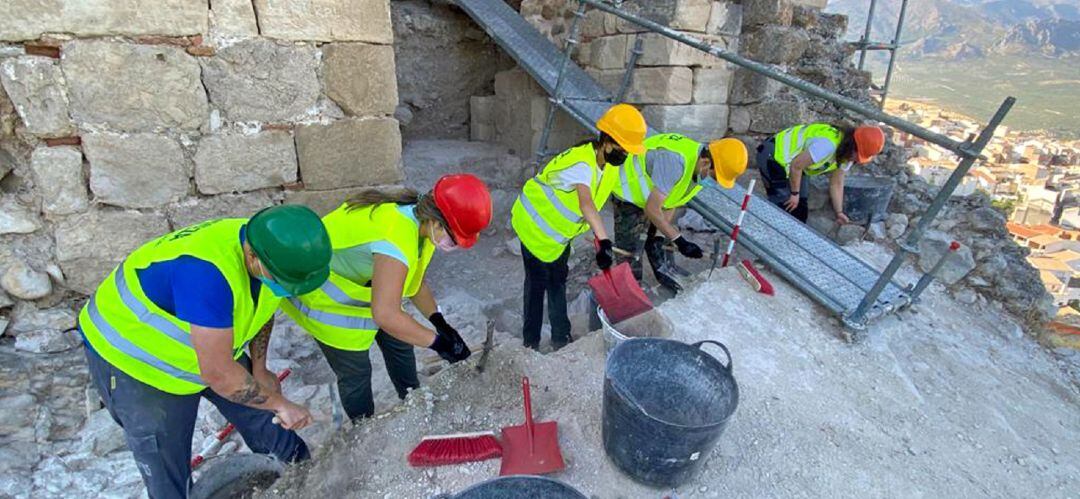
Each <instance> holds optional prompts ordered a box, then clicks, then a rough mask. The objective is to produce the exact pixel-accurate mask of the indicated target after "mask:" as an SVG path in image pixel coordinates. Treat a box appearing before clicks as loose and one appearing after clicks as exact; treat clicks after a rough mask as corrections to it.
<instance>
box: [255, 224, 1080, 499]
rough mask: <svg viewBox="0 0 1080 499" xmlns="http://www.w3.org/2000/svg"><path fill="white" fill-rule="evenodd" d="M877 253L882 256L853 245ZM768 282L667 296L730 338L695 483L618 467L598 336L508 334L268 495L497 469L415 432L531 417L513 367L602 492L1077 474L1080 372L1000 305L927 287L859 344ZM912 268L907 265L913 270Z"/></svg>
mask: <svg viewBox="0 0 1080 499" xmlns="http://www.w3.org/2000/svg"><path fill="white" fill-rule="evenodd" d="M855 249H856V250H857V252H860V253H862V254H864V255H868V259H869V260H871V261H873V262H874V263H875V264H879V265H880V264H882V263H883V262H884V261H887V257H888V255H887V252H885V251H884V250H882V249H880V247H877V246H874V245H871V244H861V245H857V246H856V248H855ZM766 275H767V276H768V277H769V278H770V279H771V281H772V282H773V284H774V286H776V296H775V297H768V296H765V295H761V294H756V293H753V292H752V291H751V290H750V289H749V287H748V286H747V285H746V284H745V283H744V282H743V281H742V279H741V278H740V277H739V276H738V275H737V273H736V272H735V271H734V269H722V270H718V271H717V272H716V273H715V274H714V275H713V277H712V279H711V280H704V278H703V277H702V278H701V279H702V280H699V281H697V282H695V283H693V284H691V285H690V286H689V287H688V289H687V291H686V292H684V293H682V294H680V296H678V297H676V298H675V299H672V300H670V301H668V302H666V303H664V304H663V305H662V306H661V307H660V309H661V311H663V312H664V313H665V314H666V315H667V316H668V317H671V318H676V319H677V320H675V328H676V330H675V336H674V337H675V339H678V340H681V341H687V342H692V341H698V340H702V339H716V340H720V341H722V342H724V343H725V344H726V345H727V346H728V347H729V348H730V349H731V352H732V355H733V356H734V371H735V376H736V379H737V380H738V382H739V388H740V392H741V393H740V398H741V400H740V406H739V407H738V409H737V410H736V412H735V414H734V416H733V417H732V420H731V421H730V423H729V425H728V427H727V430H726V431H725V433H724V435H723V436H722V437H721V439H720V441H719V444H718V445H717V447H716V448H715V449H714V451H713V452H712V453H711V455H710V456H709V458H708V460H707V462H706V463H705V466H704V468H703V471H702V473H701V475H700V476H698V477H697V478H696V479H695V480H693V481H691V482H690V483H688V484H686V485H685V486H682V487H679V488H678V489H677V490H674V491H671V490H658V489H652V488H647V487H645V486H642V485H639V484H637V483H635V482H633V481H632V480H630V479H629V478H627V477H626V476H624V475H622V474H621V473H620V472H619V471H617V470H616V469H615V468H614V467H613V465H612V464H611V462H610V461H609V460H608V459H607V458H606V457H605V455H604V452H603V450H602V444H601V440H600V428H601V421H602V419H601V400H602V386H603V385H602V383H603V370H604V355H605V354H604V348H603V338H602V336H601V334H598V333H593V334H589V335H587V336H585V337H583V338H579V339H578V341H576V342H574V343H573V344H571V345H570V346H568V347H567V348H565V349H563V350H560V351H559V352H556V353H553V354H549V355H542V354H539V353H536V352H532V351H529V350H525V349H523V348H521V346H520V345H519V343H518V340H516V339H511V338H509V337H507V336H503V335H500V336H499V341H498V343H497V345H496V348H495V350H494V352H493V354H492V356H491V357H490V359H489V366H488V369H486V370H485V372H484V373H482V374H481V373H478V372H477V371H476V370H475V368H474V367H473V363H474V362H475V361H471V360H470V361H468V362H465V363H462V364H459V365H455V366H451V367H449V368H447V369H444V370H443V371H441V372H439V373H438V374H435V375H434V376H432V377H431V379H429V380H428V382H427V383H426V384H425V385H424V386H423V387H422V388H421V389H420V390H419V391H417V392H414V393H413V394H412V395H410V397H409V398H408V400H407V401H406V402H405V403H404V404H401V405H398V406H395V407H393V408H392V409H391V410H390V411H389V412H386V413H383V414H380V415H379V416H377V417H375V418H374V419H371V420H368V421H367V422H365V423H363V424H360V425H358V426H356V427H354V428H352V429H350V430H348V431H346V432H342V433H340V434H338V435H336V436H334V437H332V438H331V439H330V440H329V441H328V443H327V444H326V445H325V446H324V447H323V448H322V449H321V450H320V451H318V452H317V455H316V457H315V459H314V460H313V461H311V462H309V463H306V464H304V465H301V466H299V467H297V468H295V469H293V470H291V471H290V472H289V473H287V475H286V476H285V477H284V478H283V479H282V480H280V481H279V482H278V483H276V484H275V485H274V487H273V488H272V489H271V490H270V491H267V492H266V495H269V496H277V497H334V496H351V497H429V496H432V495H435V494H439V493H454V492H458V491H461V490H463V489H464V488H466V487H468V486H470V485H473V484H476V483H479V482H482V481H484V480H487V479H490V478H494V477H495V476H497V475H498V469H499V462H498V461H497V460H492V461H486V462H482V463H473V464H466V465H459V466H447V467H440V468H427V469H418V468H411V467H409V466H408V465H407V464H406V462H405V455H406V454H407V453H408V452H409V451H410V450H411V449H412V447H413V446H414V445H415V444H416V443H417V442H418V441H419V440H420V437H421V436H423V435H429V434H443V433H453V432H460V431H480V430H498V429H499V428H501V427H503V426H508V425H514V424H521V421H522V417H523V416H522V407H521V385H520V383H521V376H523V375H526V376H529V378H530V381H531V383H532V385H533V390H532V392H533V410H534V412H535V414H536V417H537V419H538V420H541V421H557V422H558V423H559V427H560V431H559V434H560V442H561V446H562V451H563V455H564V456H565V458H566V461H567V469H566V470H565V471H563V472H560V473H556V474H554V475H552V476H553V477H554V478H557V479H559V480H563V481H565V482H567V483H569V484H571V485H573V486H575V487H577V488H578V489H579V490H581V491H582V492H585V493H586V494H591V495H593V496H594V497H660V496H664V495H669V494H671V493H672V492H673V494H671V495H673V496H678V497H689V496H697V497H720V496H736V497H748V496H757V497H761V496H770V497H793V496H830V497H855V496H858V497H866V496H871V497H874V496H900V495H903V496H933V497H964V496H976V495H978V496H995V497H1066V496H1068V495H1069V494H1072V493H1075V491H1076V490H1077V489H1078V484H1080V447H1077V446H1076V445H1074V443H1075V442H1077V441H1080V411H1077V409H1076V408H1077V405H1078V403H1080V390H1078V386H1080V383H1078V377H1077V373H1076V372H1075V370H1074V371H1072V372H1069V371H1068V370H1067V366H1066V365H1065V364H1064V363H1063V362H1064V361H1062V360H1058V359H1056V358H1055V357H1053V356H1052V355H1051V354H1049V353H1048V352H1046V351H1045V350H1043V349H1042V348H1041V347H1039V346H1038V345H1037V344H1036V343H1035V342H1034V341H1033V340H1031V339H1030V338H1029V337H1027V336H1025V335H1024V334H1023V331H1022V329H1021V328H1020V326H1018V325H1017V324H1016V323H1015V322H1014V321H1013V320H1012V319H1010V318H1008V316H1007V315H1006V314H1004V313H1003V312H1001V310H1000V307H997V306H995V305H993V304H990V305H981V304H976V305H970V306H969V305H960V304H958V303H957V302H956V301H954V300H953V299H952V298H951V297H949V296H948V295H947V294H946V293H945V292H944V291H943V288H941V287H940V286H933V287H932V288H931V289H930V290H929V291H928V292H927V293H926V294H925V295H924V300H923V301H922V303H920V304H919V305H917V306H916V307H915V308H914V309H913V310H912V311H911V312H905V313H903V314H901V315H897V316H891V317H888V318H885V319H883V320H881V321H879V322H878V323H876V325H875V327H874V328H873V330H872V331H871V332H870V333H869V334H867V335H865V337H864V338H862V340H861V341H858V342H855V343H853V344H850V343H846V342H844V341H842V340H841V339H840V337H841V336H842V334H841V331H840V326H839V325H838V323H837V321H836V320H835V319H833V318H831V317H829V316H828V315H827V314H826V313H825V312H824V311H823V310H821V309H820V308H819V307H817V306H816V305H814V304H813V303H812V302H811V301H810V300H808V299H807V298H806V297H805V296H803V295H802V294H801V293H800V292H798V291H797V290H795V289H793V288H792V287H791V286H789V285H788V284H787V283H786V282H784V281H782V280H780V279H779V278H777V277H775V275H773V274H771V273H768V272H767V273H766ZM911 276H912V275H911V273H910V270H908V271H907V274H906V277H909V278H910V277H911Z"/></svg>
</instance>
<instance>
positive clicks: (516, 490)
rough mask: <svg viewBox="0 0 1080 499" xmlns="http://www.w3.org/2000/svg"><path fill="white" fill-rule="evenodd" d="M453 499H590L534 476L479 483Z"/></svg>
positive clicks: (518, 476) (553, 481) (552, 481)
mask: <svg viewBox="0 0 1080 499" xmlns="http://www.w3.org/2000/svg"><path fill="white" fill-rule="evenodd" d="M447 497H450V498H452V499H549V498H550V499H588V497H587V496H586V495H585V494H582V493H581V492H578V491H577V490H575V489H574V488H573V487H571V486H569V485H567V484H565V483H562V482H560V481H558V480H552V479H550V478H544V477H542V476H533V475H513V476H504V477H499V478H495V479H493V480H488V481H486V482H482V483H478V484H476V485H473V486H472V487H469V488H467V489H465V490H463V491H461V492H459V493H458V494H456V495H453V496H447Z"/></svg>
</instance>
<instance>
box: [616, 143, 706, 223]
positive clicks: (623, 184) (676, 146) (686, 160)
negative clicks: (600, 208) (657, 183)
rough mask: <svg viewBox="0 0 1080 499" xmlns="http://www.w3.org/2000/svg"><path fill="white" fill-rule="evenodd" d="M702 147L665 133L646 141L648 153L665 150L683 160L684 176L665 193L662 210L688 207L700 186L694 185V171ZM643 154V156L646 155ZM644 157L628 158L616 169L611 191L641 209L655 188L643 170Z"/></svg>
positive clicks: (631, 156) (640, 155) (644, 169)
mask: <svg viewBox="0 0 1080 499" xmlns="http://www.w3.org/2000/svg"><path fill="white" fill-rule="evenodd" d="M701 147H702V144H701V143H700V142H696V141H694V140H693V139H690V138H689V137H686V136H685V135H680V134H677V133H664V134H659V135H653V136H652V137H649V138H647V139H645V149H646V150H647V151H655V150H660V149H663V150H668V151H671V152H674V153H676V154H678V155H679V156H681V157H682V161H683V172H682V176H681V177H679V181H678V182H676V184H675V186H674V187H673V188H672V189H671V192H669V193H667V198H665V199H664V205H663V207H664V209H666V210H671V209H674V208H678V207H680V206H685V205H686V203H689V202H690V200H691V199H693V198H694V196H696V195H697V193H698V191H700V190H701V186H699V185H695V184H694V170H695V169H697V161H698V157H699V156H700V155H701ZM647 151H646V154H648V152H647ZM646 154H639V155H633V154H632V155H630V156H629V157H628V158H626V162H625V163H623V165H622V166H621V167H619V186H618V188H616V189H615V190H614V193H615V196H616V197H618V198H619V199H622V200H623V201H627V202H629V203H633V204H634V205H635V206H637V207H638V208H641V209H645V204H646V203H647V202H648V200H649V193H650V192H652V190H653V187H654V184H653V181H652V178H651V177H650V176H649V174H648V172H647V171H646V168H645V162H646Z"/></svg>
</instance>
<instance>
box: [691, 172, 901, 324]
mask: <svg viewBox="0 0 1080 499" xmlns="http://www.w3.org/2000/svg"><path fill="white" fill-rule="evenodd" d="M702 185H703V186H704V187H705V188H704V189H702V190H701V192H700V193H699V194H698V195H697V196H696V197H694V199H693V200H691V201H690V207H691V208H693V209H694V210H696V211H697V212H699V213H701V215H702V216H703V217H705V218H706V219H707V220H709V221H710V222H712V223H713V224H714V225H717V226H718V227H720V228H721V229H723V230H724V231H725V232H728V233H729V234H730V233H731V228H732V226H733V225H734V223H735V220H736V219H737V218H738V217H739V207H740V206H741V205H742V200H743V194H744V193H745V192H746V189H745V188H744V187H743V186H740V185H736V186H735V187H734V188H732V189H722V188H721V187H720V186H719V185H718V184H717V183H716V181H714V180H712V179H708V180H705V181H702ZM739 244H741V245H743V246H744V247H746V248H747V249H749V250H750V251H752V252H753V253H754V254H755V255H758V256H759V257H761V259H762V260H764V261H765V263H767V264H768V265H769V266H770V267H771V268H772V269H773V270H774V271H776V272H777V273H779V274H780V275H782V276H784V278H785V279H787V280H788V281H790V282H791V283H792V284H794V285H796V286H798V287H799V288H801V289H802V290H803V291H805V292H806V293H807V294H808V295H809V296H810V297H811V298H813V299H814V300H816V301H818V302H819V303H821V304H822V305H824V306H825V307H826V308H828V309H829V310H831V311H832V312H833V313H835V314H837V315H839V316H841V317H846V316H847V315H848V314H850V313H851V312H852V311H854V310H855V307H857V306H859V302H860V301H862V299H863V296H865V295H866V292H867V291H869V290H870V288H871V287H872V286H873V285H874V282H876V281H877V279H878V277H880V276H881V273H880V272H878V271H877V270H875V269H874V268H872V267H870V265H868V264H867V263H865V262H863V261H862V260H860V259H858V258H857V257H855V256H853V255H851V254H850V253H848V252H847V251H845V250H844V249H843V248H841V247H840V246H839V245H837V244H836V243H834V242H833V241H832V240H830V239H828V238H826V237H824V236H822V235H821V234H820V233H818V232H817V231H815V230H814V229H811V228H810V227H809V226H807V225H805V224H803V223H801V222H799V221H798V220H796V219H795V218H794V217H792V216H791V215H789V214H788V213H786V212H784V210H782V209H780V208H779V207H778V206H776V205H774V204H772V203H770V202H769V201H768V200H766V199H762V198H761V197H758V196H754V198H753V200H752V201H751V202H750V207H749V209H748V210H747V213H746V219H744V220H743V227H742V229H741V231H740V232H739ZM907 303H908V297H907V294H906V293H905V292H904V291H903V290H902V289H901V288H900V287H899V286H897V285H896V283H895V282H890V283H889V285H888V286H886V288H885V291H884V292H882V293H881V296H880V297H878V299H877V302H876V303H875V304H874V305H873V306H872V307H871V308H870V311H869V312H868V313H867V318H868V319H874V318H877V317H879V316H881V315H883V314H886V313H889V312H892V311H893V310H895V309H897V308H899V307H901V306H903V305H906V304H907Z"/></svg>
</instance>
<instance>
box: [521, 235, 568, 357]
mask: <svg viewBox="0 0 1080 499" xmlns="http://www.w3.org/2000/svg"><path fill="white" fill-rule="evenodd" d="M569 258H570V247H569V246H567V247H566V249H565V250H564V251H563V253H562V255H559V258H557V259H555V261H554V262H551V263H547V262H543V261H540V260H539V259H538V258H536V257H535V256H534V255H533V254H532V253H529V249H528V248H526V247H525V245H524V244H522V245H521V259H522V260H523V261H524V262H525V317H524V324H523V325H522V331H521V334H522V336H523V337H524V339H525V346H526V347H528V348H533V349H536V348H539V347H540V326H542V325H543V323H544V296H545V295H546V296H547V307H548V321H550V322H551V344H552V346H554V347H555V348H560V347H562V346H564V345H566V344H567V343H570V342H571V341H572V340H573V338H571V337H570V317H569V316H568V315H567V313H566V278H567V275H569V274H570V267H569V266H568V265H567V263H566V262H567V260H568V259H569Z"/></svg>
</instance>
